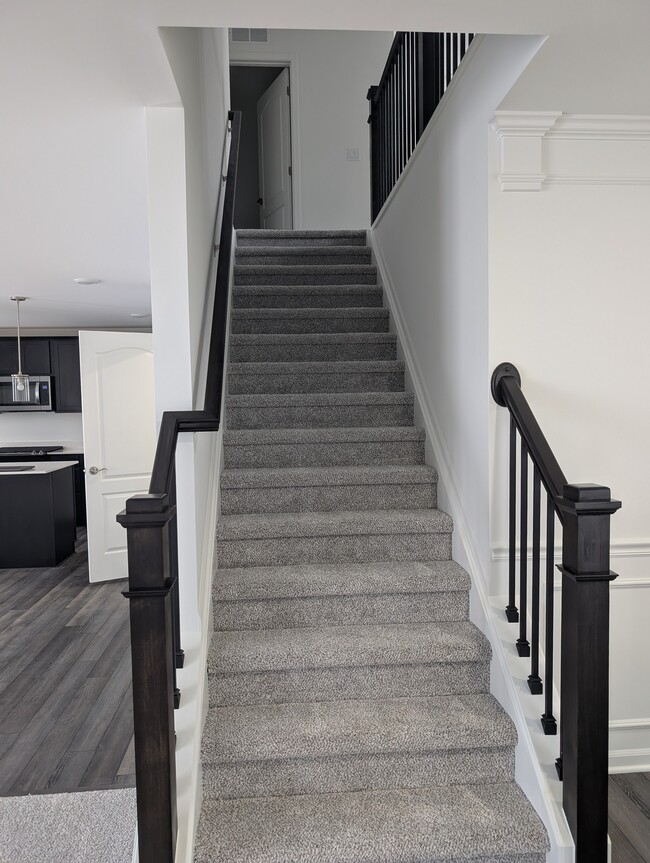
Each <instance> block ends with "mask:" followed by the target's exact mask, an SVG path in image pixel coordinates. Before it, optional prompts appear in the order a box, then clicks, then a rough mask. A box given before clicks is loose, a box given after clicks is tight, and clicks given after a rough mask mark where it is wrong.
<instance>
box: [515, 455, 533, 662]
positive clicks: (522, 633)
mask: <svg viewBox="0 0 650 863" xmlns="http://www.w3.org/2000/svg"><path fill="white" fill-rule="evenodd" d="M520 471H521V477H520V479H521V503H520V505H521V518H520V521H519V638H518V639H517V653H518V654H519V656H530V644H529V643H528V639H527V638H526V614H527V613H528V450H527V448H526V443H525V441H524V439H523V438H522V439H521V463H520Z"/></svg>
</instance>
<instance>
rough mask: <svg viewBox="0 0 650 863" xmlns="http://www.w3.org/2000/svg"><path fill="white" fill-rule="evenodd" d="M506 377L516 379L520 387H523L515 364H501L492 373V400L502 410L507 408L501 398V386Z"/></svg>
mask: <svg viewBox="0 0 650 863" xmlns="http://www.w3.org/2000/svg"><path fill="white" fill-rule="evenodd" d="M506 377H510V378H514V379H515V380H516V381H517V383H518V384H519V386H521V375H520V374H519V371H518V369H517V366H516V365H515V364H514V363H500V364H499V365H498V366H497V367H496V368H495V370H494V371H493V372H492V380H491V382H490V389H491V391H492V398H493V399H494V401H495V402H496V403H497V404H498V405H500V406H501V407H502V408H504V407H506V403H505V401H504V400H503V398H502V396H501V389H500V385H501V381H502V380H503V378H506Z"/></svg>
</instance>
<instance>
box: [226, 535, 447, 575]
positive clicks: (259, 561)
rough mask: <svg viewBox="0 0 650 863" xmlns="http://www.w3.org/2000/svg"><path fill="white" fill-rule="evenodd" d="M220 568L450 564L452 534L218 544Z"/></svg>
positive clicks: (367, 536)
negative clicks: (381, 563) (361, 564)
mask: <svg viewBox="0 0 650 863" xmlns="http://www.w3.org/2000/svg"><path fill="white" fill-rule="evenodd" d="M217 555H218V561H219V566H220V567H222V568H228V569H230V568H234V567H238V566H283V565H285V564H298V563H366V562H367V563H371V562H381V561H392V560H396V561H405V560H422V561H425V560H449V559H450V558H451V534H442V533H440V534H438V533H434V534H425V533H421V534H420V533H418V534H376V535H370V534H366V535H356V536H340V535H339V536H325V537H323V536H318V537H277V538H265V539H241V540H240V539H235V540H227V539H226V540H224V539H222V540H219V543H218V546H217Z"/></svg>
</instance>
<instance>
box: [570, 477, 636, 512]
mask: <svg viewBox="0 0 650 863" xmlns="http://www.w3.org/2000/svg"><path fill="white" fill-rule="evenodd" d="M621 506H622V504H621V501H620V500H612V493H611V489H609V488H608V487H607V486H606V485H597V484H595V483H591V482H582V483H571V484H570V485H565V486H564V488H563V489H562V497H561V498H560V499H559V500H558V507H559V508H560V509H562V510H564V511H565V512H573V513H575V514H577V515H579V514H581V515H587V514H607V513H610V514H611V513H614V512H616V510H617V509H620V508H621Z"/></svg>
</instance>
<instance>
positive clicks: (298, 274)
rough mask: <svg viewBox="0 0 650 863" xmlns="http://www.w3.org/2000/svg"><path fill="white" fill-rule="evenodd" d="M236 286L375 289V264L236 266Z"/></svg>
mask: <svg viewBox="0 0 650 863" xmlns="http://www.w3.org/2000/svg"><path fill="white" fill-rule="evenodd" d="M234 271H235V276H234V278H235V282H234V283H235V285H375V284H376V283H377V268H376V267H375V266H374V265H373V264H339V265H337V264H312V265H310V264H298V265H296V266H289V265H282V264H279V265H268V264H267V265H261V266H255V265H254V264H235V267H234Z"/></svg>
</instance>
